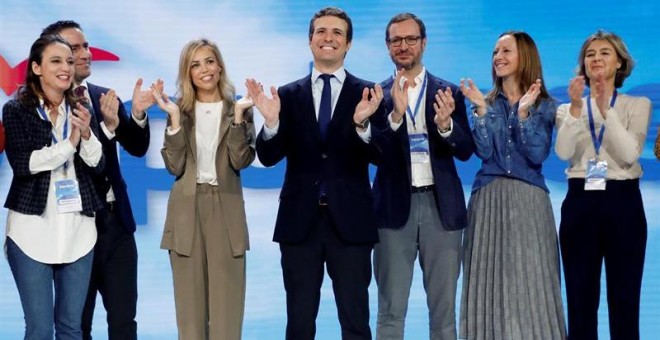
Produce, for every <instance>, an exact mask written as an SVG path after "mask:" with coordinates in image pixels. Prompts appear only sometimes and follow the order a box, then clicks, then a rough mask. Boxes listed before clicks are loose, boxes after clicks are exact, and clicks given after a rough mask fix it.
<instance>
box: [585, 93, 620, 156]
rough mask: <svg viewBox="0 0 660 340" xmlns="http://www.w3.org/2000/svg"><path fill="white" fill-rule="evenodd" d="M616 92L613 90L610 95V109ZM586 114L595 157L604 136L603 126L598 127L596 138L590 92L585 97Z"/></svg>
mask: <svg viewBox="0 0 660 340" xmlns="http://www.w3.org/2000/svg"><path fill="white" fill-rule="evenodd" d="M616 96H617V91H616V90H614V94H612V100H611V101H610V107H614V102H616ZM587 113H588V114H589V131H590V132H591V141H592V142H593V143H594V150H596V156H598V152H599V151H600V146H601V144H603V135H605V124H603V125H602V126H601V127H600V132H598V138H596V124H594V113H593V111H592V110H591V91H590V92H589V96H588V97H587Z"/></svg>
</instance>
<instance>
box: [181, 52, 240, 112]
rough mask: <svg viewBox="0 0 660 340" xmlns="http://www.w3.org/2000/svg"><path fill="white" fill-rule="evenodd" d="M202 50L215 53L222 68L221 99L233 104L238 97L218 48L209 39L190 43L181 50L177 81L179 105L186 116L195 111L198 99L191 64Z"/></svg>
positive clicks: (220, 81) (219, 85) (219, 87)
mask: <svg viewBox="0 0 660 340" xmlns="http://www.w3.org/2000/svg"><path fill="white" fill-rule="evenodd" d="M201 48H208V49H209V50H211V51H212V52H213V54H214V55H215V58H216V59H217V60H218V65H219V66H220V77H219V80H218V90H219V91H220V96H221V99H222V100H223V101H225V102H227V103H232V102H233V101H234V100H235V99H234V98H235V96H236V89H235V88H234V85H233V84H232V83H231V81H230V80H229V76H227V67H226V66H225V62H224V60H223V59H222V54H221V53H220V49H219V48H218V46H217V45H216V44H215V43H213V42H212V41H210V40H208V39H197V40H192V41H190V42H188V43H187V44H186V45H185V46H183V49H182V50H181V57H180V58H179V75H178V77H177V80H176V86H177V91H178V98H177V105H179V108H180V109H181V112H182V113H184V114H190V113H191V112H194V110H195V100H196V99H197V96H196V95H197V90H196V89H195V85H194V84H193V81H192V77H191V76H190V64H191V63H192V58H193V56H194V55H195V52H197V51H198V50H199V49H201Z"/></svg>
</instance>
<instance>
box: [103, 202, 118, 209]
mask: <svg viewBox="0 0 660 340" xmlns="http://www.w3.org/2000/svg"><path fill="white" fill-rule="evenodd" d="M116 207H117V206H116V205H115V201H112V202H105V210H107V211H115V208H116Z"/></svg>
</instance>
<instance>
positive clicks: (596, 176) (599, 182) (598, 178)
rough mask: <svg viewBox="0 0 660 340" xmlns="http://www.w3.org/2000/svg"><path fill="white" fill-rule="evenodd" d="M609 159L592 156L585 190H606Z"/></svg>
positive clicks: (585, 180) (588, 165)
mask: <svg viewBox="0 0 660 340" xmlns="http://www.w3.org/2000/svg"><path fill="white" fill-rule="evenodd" d="M606 175H607V161H605V160H602V161H599V160H598V159H595V158H592V159H590V160H589V161H588V162H587V175H586V176H585V178H584V190H605V184H606V182H607V180H606V179H605V176H606Z"/></svg>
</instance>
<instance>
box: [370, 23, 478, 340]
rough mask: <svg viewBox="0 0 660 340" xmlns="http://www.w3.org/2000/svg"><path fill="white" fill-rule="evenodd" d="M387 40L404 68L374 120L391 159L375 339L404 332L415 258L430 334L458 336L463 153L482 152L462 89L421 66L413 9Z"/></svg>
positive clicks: (380, 195) (419, 30)
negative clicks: (458, 169) (477, 148)
mask: <svg viewBox="0 0 660 340" xmlns="http://www.w3.org/2000/svg"><path fill="white" fill-rule="evenodd" d="M385 42H386V44H387V48H388V50H389V54H390V57H391V58H392V61H393V62H394V65H395V66H396V69H397V72H396V75H395V76H393V77H390V78H388V79H387V80H385V81H383V82H382V83H381V85H382V87H383V92H384V94H385V97H384V99H383V102H384V105H385V107H386V110H385V112H384V113H383V114H382V115H375V116H374V118H373V119H372V123H373V125H374V126H375V127H377V128H378V129H379V130H381V131H382V134H383V135H384V136H385V140H386V142H384V143H383V144H384V145H385V146H386V149H385V150H383V155H384V156H383V157H384V158H385V159H384V160H383V162H381V163H380V164H379V165H378V170H377V173H376V178H375V181H374V186H373V193H374V199H375V206H376V211H377V216H378V228H379V229H378V235H379V238H380V242H379V243H377V244H376V246H375V248H374V274H375V277H376V283H377V284H378V321H377V331H376V339H403V330H404V322H405V316H406V312H407V309H408V297H409V295H410V285H411V282H412V276H413V268H414V264H415V258H416V257H417V254H419V262H420V266H421V268H422V272H423V274H424V275H423V276H424V277H423V280H424V287H425V289H426V296H427V305H428V308H429V319H430V320H429V328H430V329H429V333H430V338H431V339H452V340H454V339H456V315H455V300H456V287H457V281H458V275H459V271H460V264H461V255H460V254H461V242H462V237H463V228H465V226H466V225H467V212H466V208H465V197H464V196H463V186H462V185H461V180H460V178H459V177H458V173H457V172H456V166H455V164H454V158H457V159H459V160H461V161H466V160H468V159H469V158H470V156H471V155H472V153H473V151H474V141H473V140H472V134H471V132H470V127H469V125H468V120H467V115H466V112H465V102H464V99H463V95H462V94H461V92H460V91H458V89H457V87H456V85H454V84H452V83H450V82H448V81H446V80H443V79H440V78H437V77H435V76H433V75H432V74H430V73H429V72H427V70H426V68H425V67H424V65H423V64H422V56H423V54H424V49H425V48H426V42H427V41H426V28H425V26H424V23H423V22H422V20H421V19H419V18H418V17H417V16H415V15H414V14H411V13H402V14H398V15H395V16H394V17H393V18H392V19H391V20H390V22H389V23H388V25H387V28H386V30H385Z"/></svg>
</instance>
